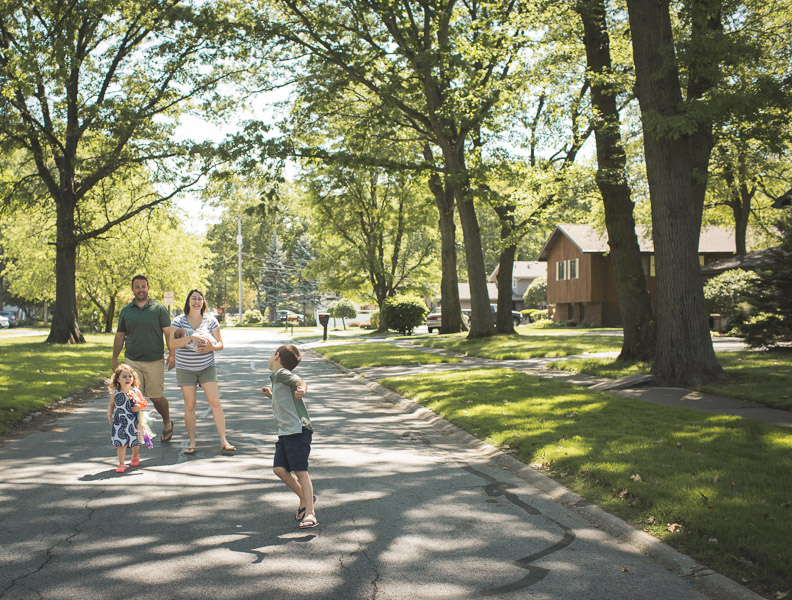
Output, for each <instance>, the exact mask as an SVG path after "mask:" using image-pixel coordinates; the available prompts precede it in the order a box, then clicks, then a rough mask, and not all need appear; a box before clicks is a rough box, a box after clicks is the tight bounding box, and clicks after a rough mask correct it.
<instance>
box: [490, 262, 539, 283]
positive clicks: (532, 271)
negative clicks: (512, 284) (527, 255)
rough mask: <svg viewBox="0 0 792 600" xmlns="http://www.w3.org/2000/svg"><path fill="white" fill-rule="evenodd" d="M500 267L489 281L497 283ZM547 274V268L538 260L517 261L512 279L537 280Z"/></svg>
mask: <svg viewBox="0 0 792 600" xmlns="http://www.w3.org/2000/svg"><path fill="white" fill-rule="evenodd" d="M499 271H500V265H496V266H495V270H494V271H493V272H492V273H491V274H490V276H489V278H488V279H487V281H497V278H498V272H499ZM546 274H547V266H546V265H543V264H542V263H541V262H539V261H537V260H515V261H514V267H512V279H536V278H537V277H541V276H542V275H546Z"/></svg>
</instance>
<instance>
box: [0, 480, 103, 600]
mask: <svg viewBox="0 0 792 600" xmlns="http://www.w3.org/2000/svg"><path fill="white" fill-rule="evenodd" d="M106 491H107V490H106V489H104V488H103V489H101V490H99V492H98V493H97V494H95V495H94V496H92V497H90V498H88V499H87V500H86V501H85V504H84V505H83V508H84V509H86V510H87V511H88V513H87V515H86V516H85V517H84V518H83V519H82V520H81V521H79V522H78V523H76V524H75V525H74V526H73V528H72V529H73V530H74V532H73V533H71V534H70V535H67V536H66V537H65V538H63V539H61V540H59V541H57V542H56V543H54V544H52V545H51V546H50V547H49V548H47V549H46V550H45V552H46V556H45V557H44V560H43V561H42V562H41V564H40V565H39V566H38V567H37V568H36V569H33V570H32V571H29V572H27V573H24V574H22V575H20V576H19V577H15V578H14V579H12V580H11V581H10V582H9V584H8V585H7V586H6V587H5V588H3V589H2V590H0V599H2V598H4V597H5V595H6V594H7V593H8V592H9V591H11V589H13V588H14V587H15V586H16V584H17V583H19V582H20V581H22V580H23V579H27V578H28V577H31V576H33V575H36V574H37V573H40V572H41V571H43V570H44V569H45V568H46V567H47V565H48V564H49V563H50V562H51V561H52V559H54V558H55V556H56V553H55V549H56V548H57V547H58V546H60V545H62V544H65V543H69V542H71V540H73V539H74V538H75V537H77V536H78V535H80V534H81V533H82V527H83V525H85V524H86V523H88V522H90V521H91V520H92V519H93V515H94V513H95V512H96V509H95V508H91V507H90V506H89V504H90V503H91V502H93V501H94V500H96V499H97V498H99V497H100V496H101V495H102V494H104V493H105V492H106ZM29 589H30V591H32V592H35V593H36V594H37V595H38V596H39V598H41V597H42V595H41V591H39V590H36V589H32V588H29Z"/></svg>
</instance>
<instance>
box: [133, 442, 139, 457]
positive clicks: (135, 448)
mask: <svg viewBox="0 0 792 600" xmlns="http://www.w3.org/2000/svg"><path fill="white" fill-rule="evenodd" d="M139 457H140V445H139V444H138V445H137V446H132V460H137V459H138V458H139Z"/></svg>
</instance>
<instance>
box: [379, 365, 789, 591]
mask: <svg viewBox="0 0 792 600" xmlns="http://www.w3.org/2000/svg"><path fill="white" fill-rule="evenodd" d="M381 383H382V384H383V385H385V386H387V387H390V388H392V389H394V390H395V391H397V392H399V393H400V394H402V395H403V396H405V397H407V398H410V399H413V400H415V401H417V402H419V403H421V404H422V405H424V406H426V407H427V408H430V409H431V410H433V411H434V412H435V413H437V414H439V415H441V416H443V417H444V418H446V419H448V420H449V421H451V422H453V423H455V424H456V425H458V426H459V427H461V428H463V429H465V430H467V431H469V432H470V433H472V434H474V435H476V436H477V437H479V438H480V439H483V440H485V441H487V442H489V443H491V444H493V445H495V446H498V447H500V448H502V449H504V450H505V451H506V452H509V453H510V454H513V455H514V456H515V457H516V458H518V459H519V460H521V461H523V462H525V463H527V464H532V465H534V466H535V467H537V468H540V469H541V470H544V471H545V472H547V473H548V474H550V475H551V476H553V477H554V478H555V479H557V480H559V481H560V482H562V483H563V484H564V485H566V486H567V487H569V488H571V489H574V490H575V491H577V492H578V493H580V494H582V495H584V496H585V497H587V498H588V499H590V500H592V501H594V502H596V503H597V504H599V505H601V506H602V507H603V508H605V509H606V510H609V511H611V512H614V513H616V514H618V515H620V516H622V517H625V518H627V519H629V520H630V521H632V522H633V523H635V524H636V525H638V526H640V527H641V528H643V529H645V530H647V531H649V532H650V533H652V534H654V535H656V536H657V537H660V538H661V539H663V540H664V541H667V542H669V543H671V544H672V545H674V546H677V547H679V548H681V549H683V550H684V551H685V552H688V553H690V554H692V555H693V556H695V557H696V558H697V559H698V560H700V561H701V562H703V563H705V564H708V565H709V566H711V567H713V568H714V569H716V570H718V571H720V572H722V573H725V574H727V575H729V576H730V577H733V578H735V579H737V580H741V581H746V582H748V583H750V584H751V585H752V586H754V587H756V588H759V589H762V590H765V591H777V590H785V589H788V586H789V585H790V583H792V582H790V580H789V577H790V573H789V568H788V566H789V564H792V546H791V545H790V544H789V539H790V538H792V508H790V500H792V435H790V434H789V432H787V431H786V430H784V429H782V428H779V427H772V426H768V425H763V424H761V423H756V422H753V421H748V420H743V419H740V418H739V417H727V416H720V415H707V414H705V413H700V412H696V411H690V410H685V409H678V408H671V407H665V406H659V405H654V404H649V403H644V402H641V401H640V400H634V399H630V398H623V397H619V396H613V395H608V394H604V393H598V392H592V391H589V390H584V389H581V388H579V387H575V386H573V385H569V384H565V383H563V382H552V381H547V380H542V379H539V378H536V377H531V376H529V375H525V374H522V373H516V372H513V371H508V370H470V371H461V372H459V371H453V372H444V373H437V374H430V375H425V374H424V375H420V376H413V377H396V378H389V379H385V380H382V381H381ZM672 530H673V531H672Z"/></svg>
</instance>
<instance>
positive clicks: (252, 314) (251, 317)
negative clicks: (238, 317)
mask: <svg viewBox="0 0 792 600" xmlns="http://www.w3.org/2000/svg"><path fill="white" fill-rule="evenodd" d="M263 320H264V316H263V315H262V314H261V311H260V310H259V309H258V308H251V309H250V310H246V311H245V313H244V314H243V315H242V323H243V324H247V323H261V322H262V321H263Z"/></svg>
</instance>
